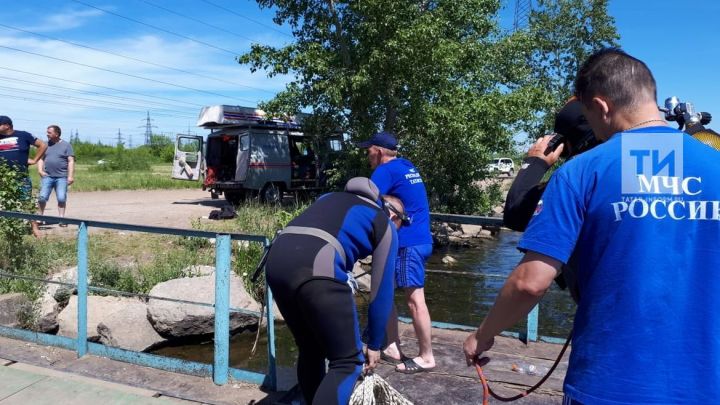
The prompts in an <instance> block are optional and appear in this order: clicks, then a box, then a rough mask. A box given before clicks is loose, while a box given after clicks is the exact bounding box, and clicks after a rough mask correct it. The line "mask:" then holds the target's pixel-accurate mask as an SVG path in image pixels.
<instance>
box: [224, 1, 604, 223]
mask: <svg viewBox="0 0 720 405" xmlns="http://www.w3.org/2000/svg"><path fill="white" fill-rule="evenodd" d="M257 2H258V4H259V5H260V6H261V7H264V8H273V9H274V10H275V11H276V16H275V22H276V23H278V24H284V23H287V24H288V25H289V26H290V27H291V28H292V31H293V36H294V41H293V42H291V43H289V44H288V45H286V46H284V47H280V48H275V47H270V46H265V45H257V44H256V45H253V47H252V49H251V50H250V52H248V53H246V54H244V55H241V56H240V57H239V58H238V60H239V62H240V63H243V64H248V65H249V66H250V68H251V70H252V71H258V70H262V71H265V72H266V73H267V74H268V75H269V76H275V75H288V76H289V77H291V78H292V80H291V81H290V83H289V84H288V85H287V87H286V89H285V90H284V91H283V92H281V93H279V94H278V95H277V96H276V97H275V98H274V99H272V100H270V101H269V102H267V103H265V104H264V105H263V108H265V109H266V110H268V111H269V112H271V113H272V114H292V113H295V112H298V111H301V110H303V109H311V110H312V111H313V113H314V121H312V122H310V123H309V124H308V126H310V127H311V128H310V129H311V130H310V131H309V132H314V133H316V134H319V135H320V136H322V135H323V134H327V133H329V132H331V131H333V130H335V129H336V128H339V129H340V130H341V131H343V132H344V133H346V134H348V135H349V137H350V139H352V140H361V139H367V138H368V137H369V136H370V135H371V134H372V133H373V132H376V131H377V130H379V129H384V130H388V131H392V132H395V133H396V134H398V136H399V139H400V143H401V146H402V148H401V153H402V154H403V155H405V156H406V157H408V158H409V159H410V160H412V161H413V162H414V163H415V164H416V165H417V166H418V167H419V168H420V170H421V172H422V173H424V176H423V177H424V179H425V182H426V185H427V188H428V192H429V193H430V197H431V204H432V205H433V208H434V209H439V210H448V211H453V212H467V213H472V212H485V211H487V210H488V208H489V207H488V206H487V205H488V204H490V203H489V202H488V199H487V198H485V199H483V198H478V190H477V189H476V188H475V187H474V186H473V185H474V184H475V183H476V181H478V180H480V179H482V178H483V177H484V176H485V175H486V173H485V172H484V170H483V168H484V166H485V163H486V162H487V161H488V159H489V158H490V156H491V154H492V153H493V152H498V151H508V150H510V149H511V147H512V135H513V134H514V133H516V132H517V131H519V130H522V129H527V128H534V127H537V126H538V125H534V126H533V124H534V123H537V122H539V121H540V120H541V118H542V113H543V111H547V110H548V109H549V107H551V106H556V105H557V104H558V101H557V99H556V97H557V95H556V94H554V93H553V91H555V85H556V84H557V83H559V80H560V79H561V78H563V77H568V76H569V73H567V72H565V71H562V72H561V73H562V74H558V71H557V70H553V69H543V68H542V66H536V65H537V64H538V63H540V65H542V64H543V63H545V61H543V60H542V58H540V57H539V55H540V53H541V52H543V51H542V49H545V48H542V49H541V48H539V46H538V44H536V43H535V42H536V41H537V35H536V32H535V31H529V32H525V31H521V32H515V33H505V32H503V31H502V30H501V29H500V27H499V23H498V21H499V17H498V12H499V10H500V1H499V0H460V1H458V0H453V1H450V0H435V1H431V0H363V1H349V0H304V1H300V2H298V1H293V0H257ZM563 3H578V5H576V6H573V7H575V8H577V9H580V6H579V3H582V4H583V5H584V4H586V3H588V2H587V1H582V0H567V1H564V2H563ZM593 3H598V2H593ZM600 3H602V2H600ZM547 8H548V10H550V11H553V10H554V9H552V8H551V7H549V6H548V7H547ZM575 8H573V10H575ZM601 8H602V7H601ZM583 10H584V9H583ZM603 11H604V9H603ZM583 12H584V11H583ZM552 18H553V19H557V18H559V16H554V17H552ZM606 22H607V21H606ZM610 22H611V21H610ZM579 23H580V21H578V20H577V19H575V24H579ZM536 25H537V24H536ZM612 32H614V29H613V30H612ZM560 33H562V32H560ZM592 40H593V41H595V39H594V37H593V39H592ZM563 41H564V39H563ZM563 41H561V40H558V39H552V38H551V41H550V42H552V43H558V44H561V45H562V46H575V44H574V43H567V44H566V43H564V42H563ZM592 45H593V46H595V45H596V42H592ZM542 46H545V47H549V46H550V45H549V44H546V43H543V44H542ZM568 49H569V50H568V52H569V53H573V51H572V49H570V48H568ZM562 55H563V56H564V55H566V53H562ZM563 67H565V65H563ZM565 73H567V74H565ZM364 165H366V163H365V162H364V161H363V155H362V153H358V152H357V151H353V152H350V153H348V155H347V159H343V160H342V161H341V166H340V167H338V168H337V172H338V173H341V174H344V175H345V176H346V177H350V176H352V175H355V174H357V173H358V172H362V170H359V167H364Z"/></svg>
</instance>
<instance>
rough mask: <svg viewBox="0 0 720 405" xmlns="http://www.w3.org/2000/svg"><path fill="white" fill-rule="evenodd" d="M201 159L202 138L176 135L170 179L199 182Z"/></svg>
mask: <svg viewBox="0 0 720 405" xmlns="http://www.w3.org/2000/svg"><path fill="white" fill-rule="evenodd" d="M202 159H203V138H202V136H192V135H182V134H178V136H177V138H176V139H175V156H174V157H173V169H172V178H173V179H177V180H194V181H198V180H200V177H201V176H200V174H201V173H200V168H201V164H202V161H203V160H202Z"/></svg>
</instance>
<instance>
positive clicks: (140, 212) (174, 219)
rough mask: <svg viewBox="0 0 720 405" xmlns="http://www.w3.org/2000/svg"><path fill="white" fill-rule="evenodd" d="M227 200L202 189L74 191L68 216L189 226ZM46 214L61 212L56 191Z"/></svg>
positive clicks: (55, 230) (55, 231) (57, 229)
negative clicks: (214, 197) (213, 197)
mask: <svg viewBox="0 0 720 405" xmlns="http://www.w3.org/2000/svg"><path fill="white" fill-rule="evenodd" d="M225 204H226V202H225V200H222V199H220V200H213V199H211V198H210V193H208V192H206V191H202V190H200V189H180V190H134V191H94V192H85V193H73V192H70V194H69V195H68V202H67V211H66V216H67V217H68V218H78V219H86V220H95V221H107V222H122V223H126V224H134V225H150V226H165V227H172V228H187V229H189V228H191V222H192V221H193V220H196V219H198V218H202V217H205V218H207V216H208V214H210V212H211V211H213V210H216V209H218V208H220V207H222V206H224V205H225ZM45 215H49V216H57V215H58V212H57V202H56V200H55V194H53V195H52V197H51V199H50V201H48V203H47V208H46V209H45ZM75 229H76V228H74V227H67V228H60V227H58V226H57V225H52V226H43V227H41V230H42V232H43V233H47V234H58V233H70V232H72V233H74V232H75Z"/></svg>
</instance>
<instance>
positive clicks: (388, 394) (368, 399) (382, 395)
mask: <svg viewBox="0 0 720 405" xmlns="http://www.w3.org/2000/svg"><path fill="white" fill-rule="evenodd" d="M350 405H413V403H412V402H410V401H409V400H408V399H407V398H405V397H403V396H402V394H400V393H399V392H398V391H397V390H396V389H395V388H393V387H392V386H390V384H389V383H388V382H387V381H385V380H384V379H383V378H382V377H380V376H379V375H377V374H374V373H369V374H367V375H366V376H365V377H364V378H363V381H362V382H361V383H360V384H359V385H358V386H357V387H355V391H353V393H352V396H350Z"/></svg>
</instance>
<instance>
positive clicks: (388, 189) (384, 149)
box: [358, 132, 435, 374]
mask: <svg viewBox="0 0 720 405" xmlns="http://www.w3.org/2000/svg"><path fill="white" fill-rule="evenodd" d="M358 147H360V148H365V149H367V155H368V160H369V161H370V167H371V168H372V169H373V170H374V171H373V174H372V177H371V179H372V181H373V182H374V183H375V184H376V185H377V186H378V188H379V189H380V194H387V195H391V196H395V197H397V198H399V199H400V201H402V203H403V205H404V206H405V212H406V214H407V216H408V219H409V222H410V223H409V225H408V226H404V227H402V228H400V230H399V231H398V239H399V246H400V248H399V249H398V257H397V261H396V264H395V284H396V287H397V288H402V289H403V290H404V291H405V297H406V299H407V304H408V307H409V309H410V316H411V317H412V321H413V328H414V329H415V335H416V336H417V339H418V346H419V348H420V352H419V354H418V356H417V357H415V358H405V357H404V356H403V354H402V352H401V350H400V346H399V345H400V336H399V333H398V321H397V310H396V309H395V306H393V312H392V316H391V318H390V321H389V322H388V330H387V341H388V346H387V347H386V348H385V349H384V350H383V353H382V354H383V358H384V359H385V360H387V361H391V362H393V363H399V364H398V365H397V367H396V369H395V370H396V371H399V372H402V373H406V374H414V373H419V372H422V371H427V370H430V369H432V368H434V367H435V357H434V356H433V352H432V344H431V338H432V325H431V321H430V311H428V307H427V304H426V303H425V289H424V287H425V262H426V261H427V259H428V258H429V257H430V255H431V254H432V234H431V233H430V207H429V204H428V199H427V192H426V190H425V184H424V183H423V179H422V177H421V176H420V172H419V171H418V170H417V169H416V168H415V166H413V164H412V163H410V161H409V160H407V159H403V158H398V157H397V139H396V138H395V136H394V135H393V134H391V133H389V132H379V133H377V134H375V135H374V136H373V137H372V138H371V139H370V140H368V141H365V142H360V143H358Z"/></svg>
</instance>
